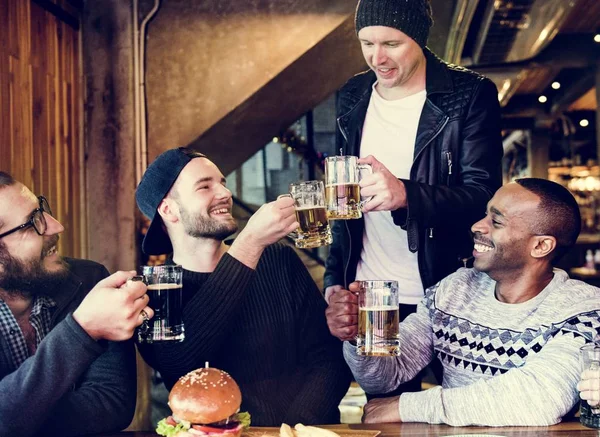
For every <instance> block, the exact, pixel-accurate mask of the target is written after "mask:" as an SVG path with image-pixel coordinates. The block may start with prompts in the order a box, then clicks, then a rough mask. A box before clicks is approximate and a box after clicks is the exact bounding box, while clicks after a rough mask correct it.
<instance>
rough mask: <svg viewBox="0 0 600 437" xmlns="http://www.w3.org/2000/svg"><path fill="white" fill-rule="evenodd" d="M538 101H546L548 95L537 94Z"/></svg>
mask: <svg viewBox="0 0 600 437" xmlns="http://www.w3.org/2000/svg"><path fill="white" fill-rule="evenodd" d="M538 101H539V102H540V103H546V102H547V101H548V97H546V96H539V97H538Z"/></svg>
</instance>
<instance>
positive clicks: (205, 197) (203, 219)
mask: <svg viewBox="0 0 600 437" xmlns="http://www.w3.org/2000/svg"><path fill="white" fill-rule="evenodd" d="M168 197H169V196H168ZM170 197H171V199H172V200H174V201H175V203H176V204H177V210H178V211H179V220H180V222H181V225H182V226H183V228H184V230H185V232H186V234H187V235H189V236H191V237H194V238H211V239H215V240H224V239H225V238H227V237H229V236H230V235H232V234H233V233H234V232H235V231H237V223H236V222H235V220H234V218H233V216H232V215H231V208H232V206H233V201H232V196H231V191H229V189H227V187H226V186H225V177H224V176H223V174H222V173H221V172H220V170H219V169H218V167H217V166H216V165H215V164H214V163H212V162H211V161H209V160H208V159H206V158H195V159H192V160H191V161H190V162H189V163H188V164H187V165H186V166H185V167H184V168H183V170H181V173H180V174H179V177H178V178H177V181H176V182H175V184H174V185H173V188H172V190H171V195H170Z"/></svg>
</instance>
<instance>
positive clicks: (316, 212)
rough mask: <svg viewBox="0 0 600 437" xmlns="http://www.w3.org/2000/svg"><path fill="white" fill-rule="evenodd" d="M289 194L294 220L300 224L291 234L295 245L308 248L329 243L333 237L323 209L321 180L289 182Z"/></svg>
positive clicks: (323, 195)
mask: <svg viewBox="0 0 600 437" xmlns="http://www.w3.org/2000/svg"><path fill="white" fill-rule="evenodd" d="M284 196H287V194H284ZM289 196H291V197H292V199H294V207H295V209H296V220H297V221H298V223H299V224H300V227H299V228H298V229H297V230H296V231H295V232H293V233H292V234H291V237H292V238H293V239H294V242H295V243H296V247H298V248H300V249H309V248H313V247H319V246H326V245H328V244H331V242H332V241H333V237H332V236H331V229H330V228H329V220H327V212H326V210H325V192H324V189H323V182H321V181H306V182H296V183H293V184H290V194H289Z"/></svg>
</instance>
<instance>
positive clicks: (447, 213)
mask: <svg viewBox="0 0 600 437" xmlns="http://www.w3.org/2000/svg"><path fill="white" fill-rule="evenodd" d="M459 150H460V156H459V157H458V159H456V158H455V159H454V161H455V165H456V164H458V165H459V176H460V182H459V185H457V186H450V187H449V186H445V185H429V184H426V183H419V182H415V181H410V180H404V179H402V181H403V182H404V185H405V187H406V196H407V207H406V208H401V209H398V210H396V211H393V212H392V216H393V218H394V223H396V225H398V226H401V227H402V228H403V229H405V228H406V227H407V224H408V222H410V221H416V222H417V223H419V226H420V227H421V228H430V227H447V228H452V227H454V226H455V225H457V224H461V223H465V222H467V223H470V224H472V223H475V221H477V220H479V219H480V218H481V217H482V215H483V213H484V211H485V208H486V204H487V202H488V201H489V199H490V198H491V197H492V196H493V194H494V192H495V191H496V190H497V189H498V188H499V187H500V185H501V184H502V167H501V159H502V154H503V150H502V138H501V134H500V105H499V103H498V91H497V89H496V86H495V85H494V83H493V82H491V81H490V80H488V79H483V80H482V81H481V84H480V85H479V87H478V89H477V90H476V91H475V93H474V96H473V98H472V101H471V103H470V105H469V108H468V112H467V114H466V117H465V121H464V125H463V127H462V142H461V144H460V147H459Z"/></svg>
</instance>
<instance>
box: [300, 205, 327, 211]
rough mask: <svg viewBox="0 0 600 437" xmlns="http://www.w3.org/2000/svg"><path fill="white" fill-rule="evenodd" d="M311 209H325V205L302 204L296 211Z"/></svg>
mask: <svg viewBox="0 0 600 437" xmlns="http://www.w3.org/2000/svg"><path fill="white" fill-rule="evenodd" d="M309 209H323V210H324V209H325V207H324V206H300V207H298V208H296V211H306V210H309Z"/></svg>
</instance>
